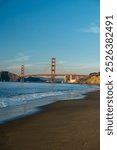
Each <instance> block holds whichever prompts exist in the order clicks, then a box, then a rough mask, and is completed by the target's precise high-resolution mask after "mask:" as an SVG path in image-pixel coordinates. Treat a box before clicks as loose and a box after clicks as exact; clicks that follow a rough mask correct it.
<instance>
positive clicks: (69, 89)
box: [0, 82, 99, 123]
mask: <svg viewBox="0 0 117 150" xmlns="http://www.w3.org/2000/svg"><path fill="white" fill-rule="evenodd" d="M98 89H99V86H95V85H80V84H49V83H16V82H0V123H4V122H6V121H9V120H12V119H16V118H19V117H22V116H25V115H30V114H32V113H35V112H37V111H43V110H42V109H41V106H44V105H47V104H50V103H53V102H56V101H60V100H68V99H69V100H73V99H81V98H84V95H83V94H85V93H87V92H90V91H94V90H98ZM37 107H38V109H37Z"/></svg>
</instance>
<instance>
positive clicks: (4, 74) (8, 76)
mask: <svg viewBox="0 0 117 150" xmlns="http://www.w3.org/2000/svg"><path fill="white" fill-rule="evenodd" d="M19 80H20V77H19V76H18V75H16V74H14V73H10V72H8V71H1V72H0V81H19Z"/></svg>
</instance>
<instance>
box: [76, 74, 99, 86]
mask: <svg viewBox="0 0 117 150" xmlns="http://www.w3.org/2000/svg"><path fill="white" fill-rule="evenodd" d="M78 83H80V84H98V85H99V84H100V73H99V72H98V73H90V74H89V76H87V77H84V78H81V79H79V80H78Z"/></svg>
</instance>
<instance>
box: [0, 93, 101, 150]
mask: <svg viewBox="0 0 117 150" xmlns="http://www.w3.org/2000/svg"><path fill="white" fill-rule="evenodd" d="M99 95H100V92H99V91H96V92H91V93H89V94H88V96H87V97H86V98H85V99H84V100H69V101H60V102H56V103H54V104H50V105H48V106H46V107H44V111H43V112H41V113H37V114H35V115H32V116H27V117H25V118H21V119H18V120H14V121H12V122H9V123H7V124H3V125H0V150H99V149H100V125H99V124H100V101H99Z"/></svg>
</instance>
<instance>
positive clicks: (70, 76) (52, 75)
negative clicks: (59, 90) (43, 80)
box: [20, 58, 87, 83]
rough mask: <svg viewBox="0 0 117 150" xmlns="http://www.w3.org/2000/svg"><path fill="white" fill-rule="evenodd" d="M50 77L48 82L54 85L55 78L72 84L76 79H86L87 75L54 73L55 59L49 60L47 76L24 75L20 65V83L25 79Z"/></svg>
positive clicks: (23, 68)
mask: <svg viewBox="0 0 117 150" xmlns="http://www.w3.org/2000/svg"><path fill="white" fill-rule="evenodd" d="M35 76H38V77H50V82H51V83H54V82H55V81H56V77H64V81H65V82H67V81H68V80H69V81H70V82H74V81H75V80H76V78H83V77H86V76H87V75H81V74H65V73H61V74H60V73H56V58H51V67H50V73H49V74H48V73H47V74H44V73H43V74H41V73H39V74H38V73H37V74H30V73H28V74H25V66H24V65H21V73H20V78H21V82H24V78H25V77H35Z"/></svg>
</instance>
